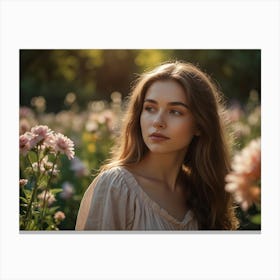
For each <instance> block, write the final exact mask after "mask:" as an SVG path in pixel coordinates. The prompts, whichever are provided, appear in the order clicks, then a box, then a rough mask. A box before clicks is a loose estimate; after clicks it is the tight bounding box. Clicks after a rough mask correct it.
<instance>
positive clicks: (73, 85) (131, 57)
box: [20, 49, 261, 113]
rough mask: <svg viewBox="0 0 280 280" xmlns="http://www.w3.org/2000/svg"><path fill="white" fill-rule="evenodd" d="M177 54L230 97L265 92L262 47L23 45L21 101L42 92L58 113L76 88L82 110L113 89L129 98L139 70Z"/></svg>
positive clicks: (48, 107) (50, 109)
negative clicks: (71, 47) (80, 47)
mask: <svg viewBox="0 0 280 280" xmlns="http://www.w3.org/2000/svg"><path fill="white" fill-rule="evenodd" d="M175 59H177V60H184V61H186V62H192V63H194V64H196V65H198V66H199V67H201V69H202V70H203V71H206V72H207V73H208V74H209V75H210V76H212V78H213V79H214V80H216V81H219V84H220V86H221V88H222V89H223V92H224V93H225V95H226V96H227V97H228V98H229V99H232V98H237V99H238V100H240V101H241V102H243V103H244V102H246V100H247V98H248V93H249V91H250V90H251V89H255V90H257V92H258V93H260V89H261V87H260V81H261V79H260V77H261V71H260V65H261V51H260V50H180V49H177V50H176V49H175V50H170V49H164V50H160V49H144V50H125V49H119V50H100V49H96V50H86V49H85V50H21V51H20V77H21V81H20V104H21V105H22V106H30V101H31V100H32V99H33V98H34V97H38V96H43V97H44V98H45V100H46V104H47V105H46V108H45V109H46V112H56V113H57V112H59V111H61V110H68V109H69V105H68V103H65V102H64V101H65V99H66V96H67V95H68V94H69V93H75V95H76V109H77V110H80V111H83V110H85V109H86V108H87V104H88V103H89V102H91V101H92V100H95V101H96V100H106V101H107V102H109V101H110V94H111V93H112V92H113V91H118V92H121V93H122V95H123V97H126V96H127V95H128V94H129V92H130V88H131V83H132V81H134V80H135V78H136V75H138V74H140V73H142V72H143V71H146V70H148V69H150V68H153V67H154V66H156V65H158V64H159V63H162V62H163V61H168V60H175ZM214 73H215V75H213V74H214ZM34 102H35V100H33V103H34ZM32 106H34V104H32Z"/></svg>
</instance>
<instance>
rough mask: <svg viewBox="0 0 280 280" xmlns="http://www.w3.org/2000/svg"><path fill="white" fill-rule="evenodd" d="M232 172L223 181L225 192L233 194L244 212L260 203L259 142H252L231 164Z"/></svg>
mask: <svg viewBox="0 0 280 280" xmlns="http://www.w3.org/2000/svg"><path fill="white" fill-rule="evenodd" d="M232 170H233V171H232V172H231V173H229V174H228V175H227V176H226V178H225V180H226V182H227V184H226V186H225V189H226V191H228V192H230V193H232V194H233V197H234V199H235V201H236V202H237V203H238V204H240V206H241V208H242V209H243V210H244V211H246V210H248V208H249V207H250V206H251V205H252V204H254V203H259V202H260V195H261V190H260V186H259V185H258V184H259V181H260V179H261V141H260V139H256V140H253V141H251V142H250V143H249V145H248V146H247V147H245V148H244V149H243V150H242V151H241V152H240V153H239V154H237V155H235V157H234V158H233V162H232Z"/></svg>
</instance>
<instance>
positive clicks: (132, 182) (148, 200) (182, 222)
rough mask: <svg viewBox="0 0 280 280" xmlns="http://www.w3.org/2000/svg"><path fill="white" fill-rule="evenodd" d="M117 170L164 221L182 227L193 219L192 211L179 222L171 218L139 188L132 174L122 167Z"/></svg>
mask: <svg viewBox="0 0 280 280" xmlns="http://www.w3.org/2000/svg"><path fill="white" fill-rule="evenodd" d="M118 168H119V169H120V171H121V172H123V174H125V175H126V176H125V178H126V179H128V180H129V181H130V183H131V184H133V185H135V186H136V188H132V189H133V190H134V191H135V192H136V193H137V194H138V195H139V196H141V197H142V198H143V199H144V200H145V201H147V202H148V203H149V205H150V206H151V207H152V208H153V209H154V210H155V211H156V212H157V213H159V214H160V215H161V216H162V217H164V218H165V219H167V220H168V221H170V222H172V223H173V224H176V225H179V226H182V225H186V224H187V223H189V222H190V221H191V220H192V218H193V213H192V211H191V210H190V209H189V210H188V211H187V212H186V214H185V216H184V218H183V220H182V221H179V220H178V219H177V218H175V217H174V216H172V215H171V214H170V213H169V212H168V211H167V210H166V209H164V208H162V207H161V206H160V205H159V204H158V203H157V202H156V201H154V200H153V199H152V198H151V197H150V196H149V195H148V194H147V193H146V192H145V191H144V190H143V188H142V187H141V185H140V184H139V183H138V181H137V180H136V178H135V176H134V174H133V173H132V172H130V171H129V170H128V169H126V168H125V167H123V166H118Z"/></svg>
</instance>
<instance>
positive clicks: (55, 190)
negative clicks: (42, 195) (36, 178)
mask: <svg viewBox="0 0 280 280" xmlns="http://www.w3.org/2000/svg"><path fill="white" fill-rule="evenodd" d="M51 192H52V193H53V194H57V193H60V192H62V189H58V188H57V189H51Z"/></svg>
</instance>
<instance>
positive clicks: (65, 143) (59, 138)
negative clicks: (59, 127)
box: [54, 133, 75, 159]
mask: <svg viewBox="0 0 280 280" xmlns="http://www.w3.org/2000/svg"><path fill="white" fill-rule="evenodd" d="M54 149H55V151H56V152H60V153H62V154H65V155H67V157H68V159H72V158H74V154H75V153H74V143H73V141H72V140H70V139H69V138H68V137H66V136H64V135H63V134H61V133H57V134H56V137H55V143H54Z"/></svg>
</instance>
